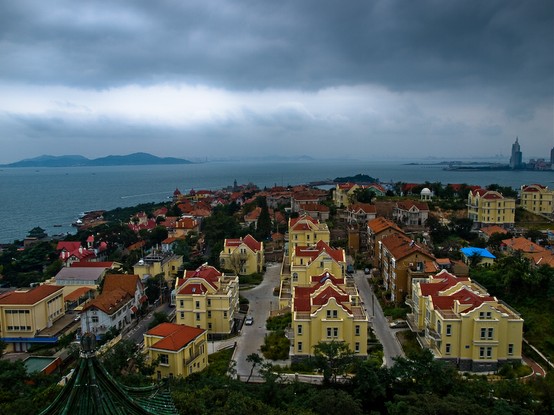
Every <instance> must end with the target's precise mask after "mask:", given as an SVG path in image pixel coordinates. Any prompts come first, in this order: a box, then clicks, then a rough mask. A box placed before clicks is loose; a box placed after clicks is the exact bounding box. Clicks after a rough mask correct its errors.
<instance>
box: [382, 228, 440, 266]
mask: <svg viewBox="0 0 554 415" xmlns="http://www.w3.org/2000/svg"><path fill="white" fill-rule="evenodd" d="M381 243H382V244H383V246H384V247H385V248H387V250H388V251H389V252H390V253H391V254H392V255H393V256H394V258H395V259H396V260H399V259H401V258H405V257H407V256H408V255H411V254H413V253H415V252H419V253H421V254H423V255H426V256H427V257H428V258H429V259H433V260H434V257H433V255H432V254H431V253H430V252H429V251H428V250H427V249H426V248H424V247H421V246H419V245H418V244H416V243H415V242H414V241H413V240H411V239H410V238H408V237H407V236H405V235H403V234H399V233H393V234H390V235H388V236H386V237H384V238H383V239H382V240H381Z"/></svg>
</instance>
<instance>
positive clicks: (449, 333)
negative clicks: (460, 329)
mask: <svg viewBox="0 0 554 415" xmlns="http://www.w3.org/2000/svg"><path fill="white" fill-rule="evenodd" d="M446 335H447V336H451V335H452V324H447V325H446Z"/></svg>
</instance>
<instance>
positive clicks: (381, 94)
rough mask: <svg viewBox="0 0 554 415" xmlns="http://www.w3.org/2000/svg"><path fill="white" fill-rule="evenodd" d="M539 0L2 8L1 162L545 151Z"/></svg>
mask: <svg viewBox="0 0 554 415" xmlns="http://www.w3.org/2000/svg"><path fill="white" fill-rule="evenodd" d="M553 45H554V12H553V2H552V1H546V0H527V1H521V0H517V1H511V0H487V1H483V0H452V1H446V0H417V1H416V0H413V1H412V0H364V1H361V0H343V1H338V0H336V1H326V0H290V1H289V0H279V1H260V0H250V1H246V0H234V1H222V0H220V1H210V0H201V1H192V0H191V1H177V0H172V1H170V0H156V1H151V0H135V1H113V0H110V1H100V0H95V1H86V0H81V1H77V2H76V1H69V0H60V1H54V2H44V1H38V0H17V1H4V2H1V3H0V146H1V147H0V148H1V149H2V150H1V151H0V163H8V162H13V161H17V160H20V159H23V158H30V157H35V156H38V155H41V154H53V155H63V154H81V155H84V156H87V157H90V158H95V157H101V156H105V155H108V154H129V153H132V152H136V151H145V152H149V153H152V154H155V155H158V156H175V157H183V158H189V159H195V158H202V159H204V158H206V157H207V158H208V159H218V158H229V157H232V158H244V157H247V156H251V157H262V156H269V155H284V156H296V155H304V154H305V155H310V156H313V157H315V158H337V157H344V158H356V159H379V158H393V157H400V158H411V157H414V158H415V157H426V156H435V157H446V158H448V157H451V158H461V157H476V156H494V155H497V154H501V155H503V156H505V157H506V158H507V157H508V156H509V151H510V147H511V144H512V143H513V142H514V140H515V137H516V136H519V142H520V144H521V148H522V151H523V153H524V160H525V159H528V158H529V157H537V156H538V157H546V156H548V155H549V154H550V149H551V148H552V147H553V146H554V120H553V117H554V115H553V111H554V108H553V107H554V105H553V100H554V75H553V74H554V46H553Z"/></svg>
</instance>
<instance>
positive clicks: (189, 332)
mask: <svg viewBox="0 0 554 415" xmlns="http://www.w3.org/2000/svg"><path fill="white" fill-rule="evenodd" d="M205 331H206V330H204V329H200V328H197V327H191V326H184V325H181V324H173V323H162V324H159V325H157V326H156V327H154V328H153V329H151V330H148V331H147V332H146V334H147V335H149V336H156V337H162V339H161V340H159V341H157V342H156V343H154V344H153V345H152V348H155V349H163V350H168V351H172V352H176V351H179V350H181V349H182V348H183V347H185V346H186V345H187V344H189V343H190V342H191V341H193V340H194V339H196V338H197V337H198V336H200V335H201V334H202V333H204V332H205Z"/></svg>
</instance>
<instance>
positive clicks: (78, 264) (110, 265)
mask: <svg viewBox="0 0 554 415" xmlns="http://www.w3.org/2000/svg"><path fill="white" fill-rule="evenodd" d="M114 265H116V262H110V261H105V262H89V261H85V262H73V263H72V264H71V265H70V267H72V268H113V267H114Z"/></svg>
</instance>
